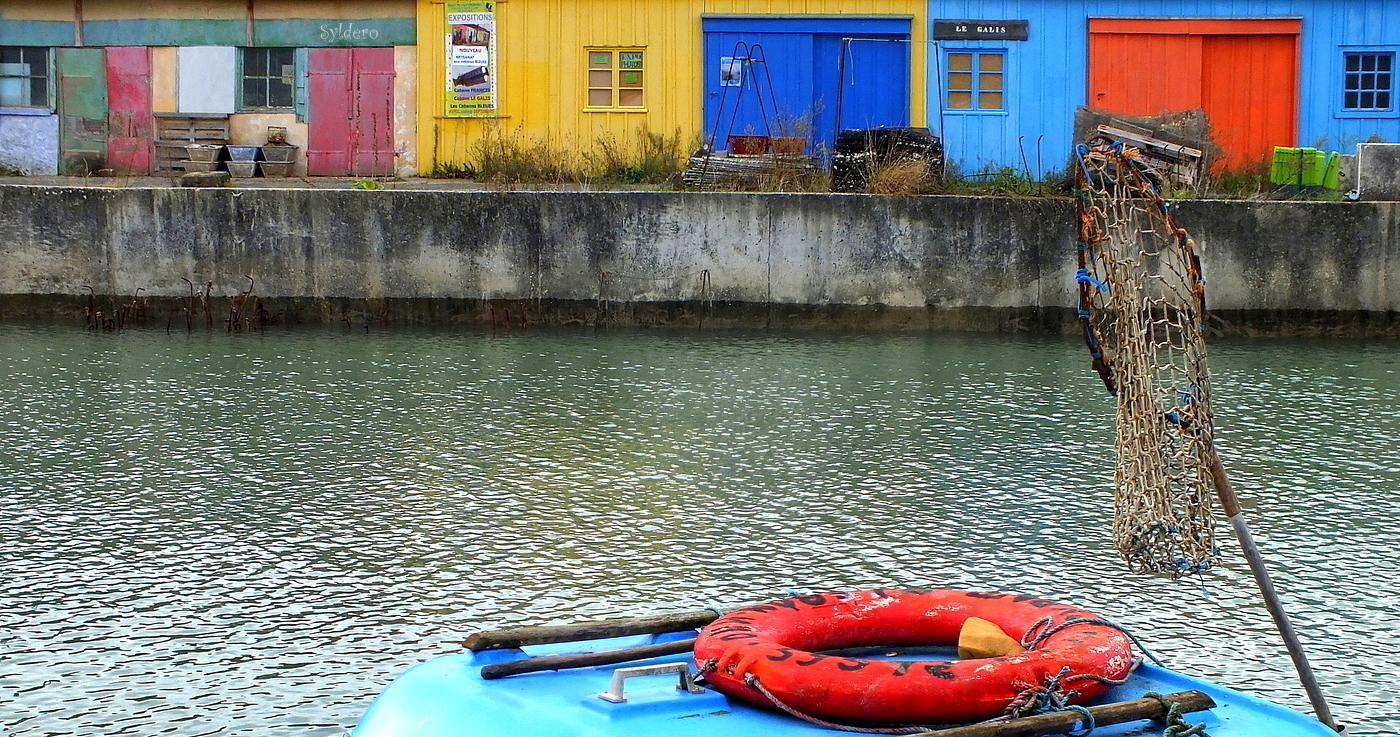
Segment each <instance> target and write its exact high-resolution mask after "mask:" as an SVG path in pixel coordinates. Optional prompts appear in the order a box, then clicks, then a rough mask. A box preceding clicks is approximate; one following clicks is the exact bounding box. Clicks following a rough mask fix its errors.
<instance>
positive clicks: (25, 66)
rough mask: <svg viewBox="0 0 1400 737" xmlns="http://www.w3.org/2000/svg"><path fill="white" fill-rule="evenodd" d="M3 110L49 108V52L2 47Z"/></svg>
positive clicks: (0, 81)
mask: <svg viewBox="0 0 1400 737" xmlns="http://www.w3.org/2000/svg"><path fill="white" fill-rule="evenodd" d="M0 107H37V108H47V107H49V50H48V48H47V47H44V46H0Z"/></svg>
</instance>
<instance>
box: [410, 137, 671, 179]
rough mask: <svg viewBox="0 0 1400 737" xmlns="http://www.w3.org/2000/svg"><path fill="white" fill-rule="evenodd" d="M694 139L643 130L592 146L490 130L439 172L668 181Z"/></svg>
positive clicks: (603, 139)
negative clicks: (459, 157) (458, 159)
mask: <svg viewBox="0 0 1400 737" xmlns="http://www.w3.org/2000/svg"><path fill="white" fill-rule="evenodd" d="M690 143H691V142H689V141H687V139H686V137H685V136H684V134H682V133H681V131H680V130H679V129H677V130H676V131H675V132H674V133H672V134H671V135H666V134H662V133H656V132H654V131H650V130H648V129H646V128H645V127H641V128H638V129H637V130H636V132H635V137H634V138H633V140H631V141H619V140H618V139H617V138H616V137H614V136H612V135H604V136H599V137H598V138H596V139H594V141H593V144H592V145H591V146H588V147H580V146H574V145H570V142H569V141H563V142H558V141H555V140H554V139H551V138H547V137H530V136H526V135H525V134H524V132H523V131H522V130H521V129H519V128H516V129H514V130H510V129H500V128H493V129H489V130H488V131H487V132H486V133H485V134H484V135H482V136H481V137H480V138H477V139H476V140H474V141H473V142H472V143H471V144H470V146H469V147H468V148H467V151H466V154H467V155H466V157H465V158H466V159H467V160H466V161H448V162H438V163H437V165H436V166H435V167H434V169H433V176H437V177H442V178H461V179H475V180H478V181H482V182H489V183H493V184H499V185H503V186H514V185H522V184H524V185H559V184H584V185H593V186H598V185H615V184H668V183H670V182H671V181H672V179H674V178H675V177H677V175H678V174H679V173H680V172H681V170H682V168H683V167H684V166H685V162H686V159H687V156H688V154H689V152H690V151H691V150H692V147H691V145H690Z"/></svg>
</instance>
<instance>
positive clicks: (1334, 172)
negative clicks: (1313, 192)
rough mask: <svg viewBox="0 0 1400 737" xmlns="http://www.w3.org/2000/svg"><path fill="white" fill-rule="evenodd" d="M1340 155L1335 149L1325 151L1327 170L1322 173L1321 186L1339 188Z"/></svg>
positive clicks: (1340, 177) (1340, 174)
mask: <svg viewBox="0 0 1400 737" xmlns="http://www.w3.org/2000/svg"><path fill="white" fill-rule="evenodd" d="M1341 179H1342V155H1341V154H1339V153H1337V152H1336V151H1329V152H1328V153H1327V171H1326V172H1325V173H1324V174H1323V175H1322V186H1324V187H1326V188H1328V189H1341V186H1342V185H1341Z"/></svg>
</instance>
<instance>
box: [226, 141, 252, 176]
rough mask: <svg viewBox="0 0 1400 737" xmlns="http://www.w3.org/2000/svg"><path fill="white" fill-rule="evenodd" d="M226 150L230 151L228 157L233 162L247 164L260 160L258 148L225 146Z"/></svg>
mask: <svg viewBox="0 0 1400 737" xmlns="http://www.w3.org/2000/svg"><path fill="white" fill-rule="evenodd" d="M224 148H227V149H228V157H229V160H231V161H244V162H247V161H257V159H258V148H259V147H258V146H225V147H224ZM234 176H238V175H237V174H235V175H234Z"/></svg>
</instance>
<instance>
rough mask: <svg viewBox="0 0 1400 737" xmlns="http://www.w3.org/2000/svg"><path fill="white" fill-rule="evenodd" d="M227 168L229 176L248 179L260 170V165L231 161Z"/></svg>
mask: <svg viewBox="0 0 1400 737" xmlns="http://www.w3.org/2000/svg"><path fill="white" fill-rule="evenodd" d="M225 166H227V167H228V173H229V174H232V175H233V176H234V177H237V178H239V179H247V178H248V177H251V176H253V172H254V171H256V170H257V168H258V164H257V162H255V161H229V162H227V163H226V164H225Z"/></svg>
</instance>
